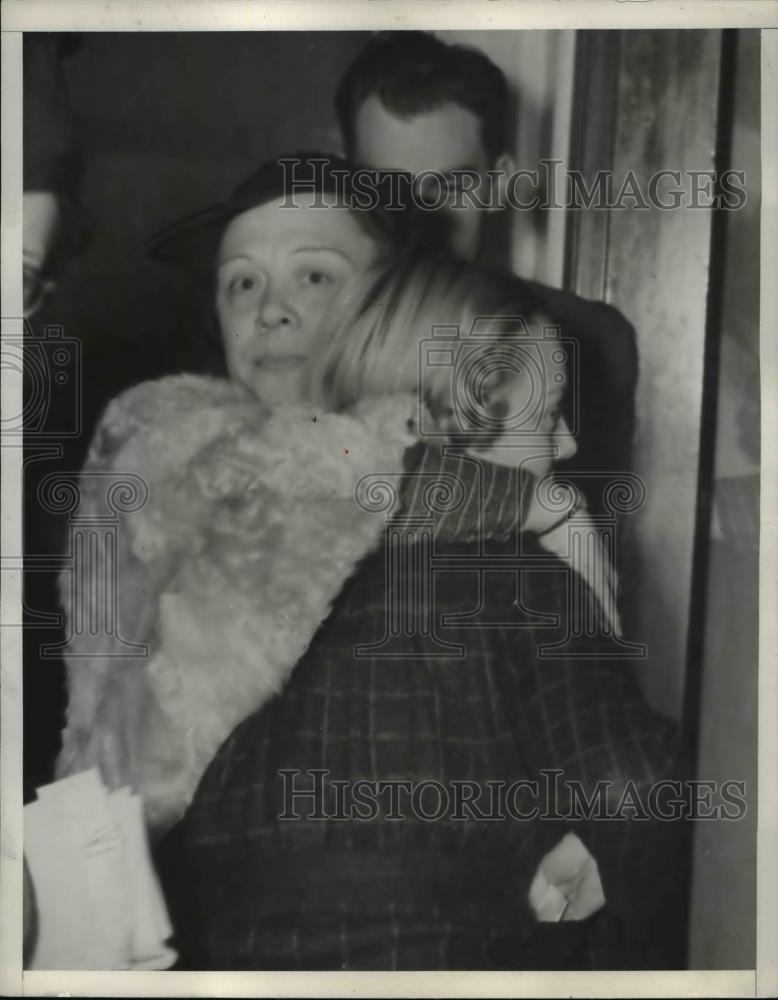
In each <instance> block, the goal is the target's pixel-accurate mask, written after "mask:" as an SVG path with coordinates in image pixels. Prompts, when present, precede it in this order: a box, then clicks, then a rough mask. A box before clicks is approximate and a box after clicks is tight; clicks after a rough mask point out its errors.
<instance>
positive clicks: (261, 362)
mask: <svg viewBox="0 0 778 1000" xmlns="http://www.w3.org/2000/svg"><path fill="white" fill-rule="evenodd" d="M304 361H305V356H304V355H302V354H263V355H262V356H261V357H259V358H255V359H254V367H255V368H261V369H263V370H264V371H286V370H287V369H289V368H296V367H298V366H299V365H301V364H303V362H304Z"/></svg>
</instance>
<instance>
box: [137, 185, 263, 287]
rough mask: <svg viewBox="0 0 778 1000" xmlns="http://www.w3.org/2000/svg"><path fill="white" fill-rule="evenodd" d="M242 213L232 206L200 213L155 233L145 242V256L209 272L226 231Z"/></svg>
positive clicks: (223, 205) (224, 205)
mask: <svg viewBox="0 0 778 1000" xmlns="http://www.w3.org/2000/svg"><path fill="white" fill-rule="evenodd" d="M243 211H246V209H245V208H243V207H242V206H240V205H236V204H235V203H234V202H231V203H224V202H222V203H220V204H218V205H211V206H210V207H208V208H203V209H200V210H199V211H197V212H194V213H193V214H192V215H189V216H186V218H184V219H179V220H178V221H177V222H174V223H173V224H172V225H169V226H166V227H165V228H164V229H161V230H159V231H158V232H156V233H154V235H153V236H151V237H150V238H149V239H148V240H147V242H146V253H147V255H148V256H149V257H151V258H152V259H153V260H158V261H160V262H161V263H163V264H169V265H172V266H174V267H181V268H184V269H186V270H197V271H211V270H212V269H213V266H214V261H215V259H216V251H217V250H218V247H219V240H220V238H221V235H222V233H223V232H224V229H225V227H226V226H227V224H228V223H229V222H230V221H231V220H232V219H234V218H235V216H236V215H240V214H241V212H243Z"/></svg>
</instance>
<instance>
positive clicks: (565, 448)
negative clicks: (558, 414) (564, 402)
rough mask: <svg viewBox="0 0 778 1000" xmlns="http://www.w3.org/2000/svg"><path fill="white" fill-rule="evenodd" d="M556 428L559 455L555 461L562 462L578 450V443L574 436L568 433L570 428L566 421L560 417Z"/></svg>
mask: <svg viewBox="0 0 778 1000" xmlns="http://www.w3.org/2000/svg"><path fill="white" fill-rule="evenodd" d="M557 426H558V430H557V434H556V439H557V444H558V445H559V457H558V458H557V461H559V462H564V461H565V460H566V459H568V458H572V457H573V456H574V455H575V453H576V452H577V451H578V444H577V443H576V440H575V438H574V437H573V435H572V434H571V433H570V428H569V427H568V426H567V421H566V420H565V418H564V417H562V418H561V419H560V421H559V424H558V425H557Z"/></svg>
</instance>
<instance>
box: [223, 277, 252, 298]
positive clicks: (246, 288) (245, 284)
mask: <svg viewBox="0 0 778 1000" xmlns="http://www.w3.org/2000/svg"><path fill="white" fill-rule="evenodd" d="M255 286H256V282H255V280H254V279H253V278H250V277H248V276H247V275H243V276H241V277H238V278H233V279H232V281H231V282H230V284H229V290H230V294H231V295H240V294H241V293H243V292H250V291H253V289H254V287H255Z"/></svg>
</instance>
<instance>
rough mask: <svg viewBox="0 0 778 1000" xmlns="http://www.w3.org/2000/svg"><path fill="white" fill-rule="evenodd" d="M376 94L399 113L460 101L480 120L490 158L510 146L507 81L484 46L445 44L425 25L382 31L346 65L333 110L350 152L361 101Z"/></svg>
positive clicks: (405, 113)
mask: <svg viewBox="0 0 778 1000" xmlns="http://www.w3.org/2000/svg"><path fill="white" fill-rule="evenodd" d="M372 94H375V95H376V96H377V97H378V98H379V99H380V101H381V103H382V104H383V105H384V107H385V108H386V110H387V111H390V112H391V113H392V114H395V115H397V116H399V117H401V118H403V117H413V116H414V115H417V114H420V113H422V112H425V111H433V110H435V109H436V108H439V107H440V106H441V105H443V104H449V103H452V104H457V105H459V106H460V107H462V108H465V109H466V110H467V111H470V112H472V113H473V114H474V115H475V116H476V117H477V118H478V119H479V121H480V122H481V134H482V139H483V143H484V147H485V148H486V151H487V153H488V155H489V157H490V159H491V160H494V158H495V157H497V156H499V154H500V153H502V152H504V151H505V149H506V148H507V141H506V128H507V122H508V85H507V82H506V80H505V76H504V74H503V72H502V70H500V69H498V68H497V66H495V65H494V63H493V62H492V61H491V60H490V59H488V58H487V57H486V56H485V55H484V54H483V53H482V52H478V51H477V50H476V49H470V48H466V47H465V46H462V45H447V44H446V43H445V42H442V41H440V39H438V38H435V37H434V35H430V34H427V32H424V31H382V32H380V33H379V34H378V35H376V36H375V38H373V39H371V41H370V42H368V44H367V45H366V46H365V48H364V49H363V50H362V51H361V52H360V53H359V55H358V56H357V57H356V59H355V60H354V62H353V63H352V64H351V66H350V67H349V68H348V70H347V71H346V73H345V74H344V76H343V78H342V79H341V81H340V84H339V86H338V90H337V93H336V95H335V111H336V113H337V116H338V122H339V123H340V128H341V131H342V133H343V140H344V143H345V146H346V150H347V152H348V154H349V155H351V154H352V153H353V151H354V138H355V136H354V122H355V120H356V115H357V111H358V110H359V108H360V106H361V105H362V103H363V102H364V101H365V100H366V99H367V98H368V97H370V96H371V95H372Z"/></svg>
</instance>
